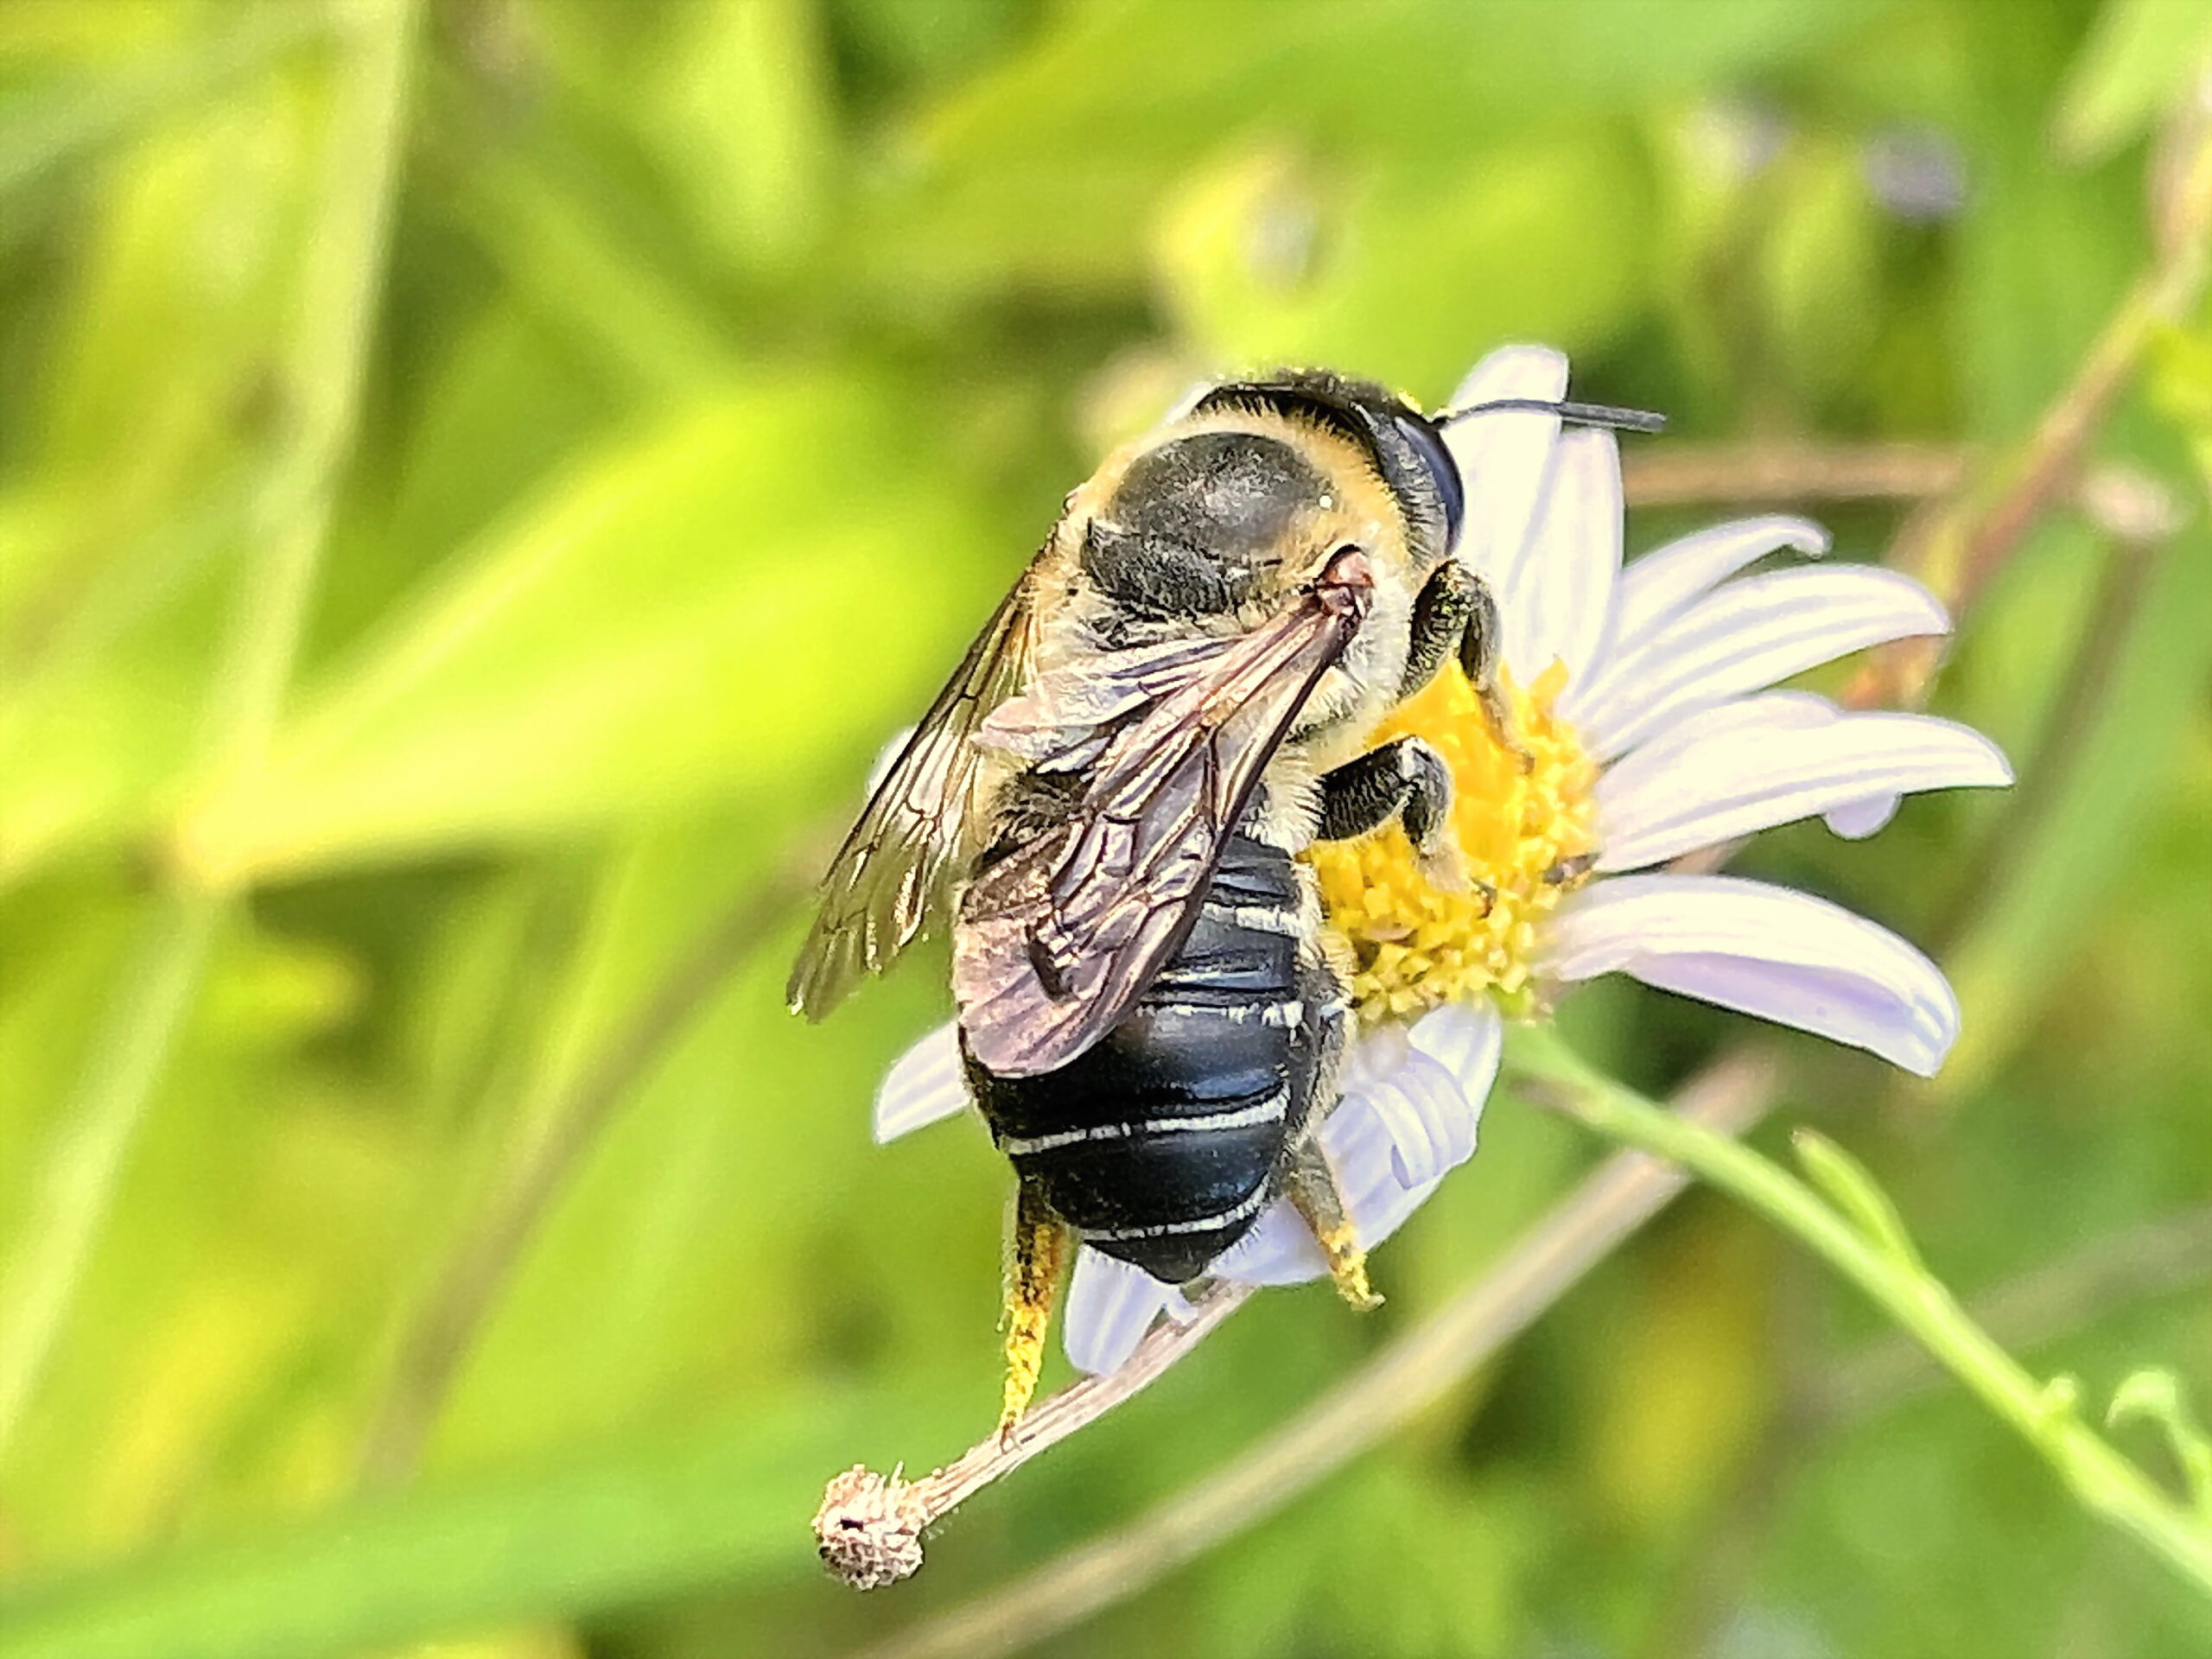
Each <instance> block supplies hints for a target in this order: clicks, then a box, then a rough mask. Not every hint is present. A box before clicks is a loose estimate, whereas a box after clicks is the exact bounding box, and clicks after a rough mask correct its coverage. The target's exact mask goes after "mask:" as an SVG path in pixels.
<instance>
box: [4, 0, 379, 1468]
mask: <svg viewBox="0 0 2212 1659" xmlns="http://www.w3.org/2000/svg"><path fill="white" fill-rule="evenodd" d="M414 15H415V14H414V4H413V0H382V3H381V4H380V6H379V7H378V12H377V14H376V15H375V18H374V21H375V23H376V25H377V26H376V27H373V28H372V27H368V26H366V24H365V26H364V28H363V29H362V32H361V33H360V34H359V35H358V36H356V37H354V40H353V46H354V56H353V58H352V59H351V60H349V62H348V64H347V66H346V73H345V74H344V77H343V83H342V85H343V90H342V92H341V94H340V98H339V99H338V101H337V104H336V106H335V109H334V112H333V117H332V119H331V122H330V126H329V130H328V131H327V136H326V138H325V145H326V154H325V158H324V159H325V169H326V180H327V188H326V191H325V195H324V200H323V202H322V210H321V213H320V214H319V215H318V216H317V217H316V218H315V219H314V220H312V221H311V222H310V223H309V224H308V226H307V227H306V229H307V232H308V238H309V239H308V257H307V261H306V268H305V272H304V277H303V283H304V293H303V296H302V303H301V305H300V307H299V311H298V321H297V326H296V336H295V338H294V340H292V342H291V347H290V353H289V360H288V362H287V363H286V365H285V366H286V368H287V369H288V370H289V372H290V373H291V374H292V375H293V376H294V377H295V378H296V381H297V383H298V388H299V392H300V396H301V400H302V414H301V418H300V421H299V424H298V427H297V429H296V437H295V440H294V442H292V443H291V444H289V445H287V446H285V447H284V448H283V449H282V450H281V451H280V452H279V454H278V458H277V461H276V462H275V464H274V465H273V466H272V467H271V468H270V474H269V476H268V478H267V479H266V480H265V481H264V486H263V489H262V491H261V493H260V499H259V500H258V502H257V512H256V514H255V518H256V524H255V526H254V528H255V531H256V532H257V534H256V537H255V543H254V546H253V550H252V552H251V555H250V556H249V558H248V560H247V562H246V564H245V569H244V570H243V571H242V573H241V579H240V585H239V588H238V595H237V600H236V605H235V610H234V616H233V620H232V638H231V639H230V642H229V644H228V645H227V647H226V650H225V652H223V654H222V657H221V658H220V660H219V664H218V665H217V669H216V673H215V677H214V679H213V682H212V683H211V684H210V685H209V687H208V689H207V705H206V712H205V723H206V730H205V736H204V739H203V741H204V743H205V745H206V747H207V749H208V750H209V752H211V753H220V754H223V755H224V756H225V757H226V760H228V761H229V763H230V764H232V765H238V766H248V767H251V766H254V765H255V764H257V762H258V760H259V759H260V756H261V753H262V751H263V747H264V743H265V741H266V738H267V734H268V731H269V728H270V726H271V725H272V724H273V723H274V721H275V720H276V718H277V700H278V699H279V698H280V697H281V696H282V695H283V690H284V684H285V681H286V679H287V677H289V673H290V671H291V665H292V659H293V657H294V654H295V653H296V651H297V649H298V645H299V638H300V633H301V630H302V624H303V621H304V619H305V615H306V608H307V602H308V591H309V588H310V586H311V583H312V579H313V575H314V572H315V563H316V560H317V558H318V556H319V555H320V553H321V547H322V543H323V539H324V536H325V534H326V531H327V527H328V521H329V516H330V510H331V498H332V494H333V493H334V490H335V489H336V487H337V476H338V470H339V467H340V465H341V464H342V462H343V461H344V460H345V457H346V453H347V450H348V448H349V446H350V444H351V442H352V436H353V423H354V418H355V415H356V399H357V397H358V393H359V387H360V384H361V379H362V375H363V365H364V361H365V357H366V354H367V349H368V343H369V335H370V330H371V326H372V321H373V318H374V315H375V307H376V298H377V294H378V286H379V282H380V278H381V276H382V272H383V269H384V247H385V227H386V224H387V219H388V215H389V213H390V210H391V187H392V181H393V180H394V178H395V177H396V175H397V168H398V149H399V143H400V134H401V131H402V121H401V110H402V105H403V101H404V88H405V70H406V64H407V59H408V54H409V51H410V47H411V44H412V41H413V27H414ZM221 904H222V899H221V896H220V894H219V893H218V892H217V891H215V890H213V889H211V888H203V889H200V890H188V891H185V892H181V893H178V894H176V895H175V896H173V897H167V898H163V899H157V900H156V911H155V913H154V914H153V915H152V916H151V917H150V918H149V920H148V922H147V924H146V931H145V935H144V943H143V947H142V956H141V964H142V965H141V967H140V969H139V971H138V973H137V976H134V977H133V978H132V979H130V981H128V982H125V983H124V985H122V986H120V987H118V994H117V1001H116V1002H115V1004H114V1006H113V1009H112V1012H111V1015H110V1016H109V1020H108V1023H107V1027H106V1029H105V1032H104V1033H103V1034H102V1036H101V1037H100V1038H99V1039H98V1040H97V1042H96V1045H95V1047H94V1050H93V1052H92V1058H91V1059H90V1061H89V1063H88V1064H89V1067H90V1070H89V1073H88V1075H87V1077H86V1081H85V1083H84V1084H83V1086H82V1088H81V1090H80V1091H79V1094H78V1096H76V1097H75V1098H73V1100H72V1101H71V1102H70V1103H69V1105H68V1106H67V1109H65V1111H64V1113H63V1115H62V1116H61V1118H60V1122H58V1123H57V1124H56V1125H55V1126H54V1130H53V1132H52V1135H51V1138H50V1142H49V1146H48V1150H47V1152H46V1154H45V1156H44V1158H43V1159H42V1160H41V1179H40V1181H39V1185H38V1189H37V1195H36V1198H35V1201H34V1208H33V1211H32V1214H31V1215H30V1216H29V1217H28V1218H26V1220H25V1221H24V1223H23V1224H22V1230H21V1232H20V1235H19V1236H18V1238H17V1239H16V1248H15V1249H13V1251H12V1252H11V1253H10V1256H9V1258H8V1260H7V1262H6V1270H5V1273H4V1274H0V1340H4V1344H5V1345H4V1349H0V1452H5V1451H6V1450H7V1449H8V1447H9V1446H10V1442H11V1441H12V1440H14V1438H15V1436H16V1433H17V1431H18V1429H19V1428H20V1427H21V1425H22V1420H23V1414H24V1411H25V1408H27V1407H28V1405H29V1402H30V1400H31V1398H32V1395H34V1393H35V1390H36V1389H37V1387H38V1383H39V1381H40V1378H41V1375H42V1374H43V1372H44V1370H45V1369H46V1366H47V1363H48V1360H49V1359H50V1357H51V1356H52V1354H53V1351H54V1344H55V1343H56V1341H57V1340H58V1339H59V1338H60V1332H61V1329H62V1326H63V1325H64V1323H65V1321H66V1319H67V1313H68V1308H69V1303H70V1300H71V1299H72V1297H73V1295H74V1294H75V1291H76V1287H77V1285H78V1284H79V1281H80V1280H81V1278H82V1275H83V1272H84V1268H85V1264H86V1260H87V1259H88V1257H89V1255H90V1254H91V1252H92V1246H93V1244H94V1243H95V1241H96V1240H97V1238H98V1236H99V1230H100V1228H101V1226H102V1224H103V1223H104V1222H105V1219H106V1217H107V1214H108V1211H109V1209H110V1207H111V1203H112V1200H113V1196H114V1192H115V1188H116V1184H117V1180H118V1176H119V1173H120V1172H121V1169H122V1167H123V1164H124V1160H125V1157H126V1155H127V1154H128V1151H129V1148H130V1143H131V1141H132V1139H133V1138H134V1136H135V1135H136V1134H137V1128H138V1126H139V1124H140V1122H141V1120H142V1119H143V1116H144V1114H145V1111H146V1109H147V1106H148V1104H149V1102H150V1100H151V1099H152V1097H153V1095H154V1091H155V1089H156V1084H157V1083H158V1080H159V1077H160V1075H161V1071H162V1066H163V1065H164V1063H165V1060H166V1058H167V1056H168V1051H169V1048H170V1046H171V1043H172V1041H173V1040H174V1039H175V1033H176V1031H177V1028H178V1026H179V1024H180V1022H181V1019H182V1017H183V1015H184V1014H185V1012H186V1010H187V1009H188V1007H190V1004H191V1001H192V997H193V993H194V985H195V982H196V981H197V979H198V976H199V972H200V963H201V962H202V960H203V958H204V957H205V956H206V953H207V947H208V944H209V942H210V939H211V938H212V937H213V931H214V929H215V927H216V925H217V923H218V921H219V918H220V914H221Z"/></svg>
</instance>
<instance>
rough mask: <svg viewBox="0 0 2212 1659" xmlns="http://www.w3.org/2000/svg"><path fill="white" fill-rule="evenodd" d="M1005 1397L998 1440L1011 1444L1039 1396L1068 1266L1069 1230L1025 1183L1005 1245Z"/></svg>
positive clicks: (1019, 1195) (1034, 1189)
mask: <svg viewBox="0 0 2212 1659" xmlns="http://www.w3.org/2000/svg"><path fill="white" fill-rule="evenodd" d="M1006 1254H1007V1264H1006V1395H1005V1401H1004V1403H1003V1404H1002V1405H1001V1407H1000V1408H999V1436H1000V1438H1001V1440H1004V1439H1007V1438H1010V1437H1011V1436H1012V1435H1013V1433H1014V1430H1015V1428H1016V1427H1019V1426H1020V1422H1021V1417H1022V1414H1023V1413H1024V1412H1026V1411H1027V1410H1028V1409H1029V1402H1030V1399H1031V1397H1032V1396H1033V1395H1035V1394H1036V1392H1037V1377H1038V1375H1039V1372H1040V1371H1042V1370H1043V1369H1044V1364H1045V1336H1046V1332H1047V1331H1049V1330H1050V1329H1051V1328H1052V1301H1053V1298H1054V1297H1055V1296H1057V1295H1058V1292H1059V1287H1060V1271H1061V1269H1062V1268H1064V1267H1065V1266H1066V1264H1067V1255H1068V1228H1067V1224H1066V1223H1065V1222H1064V1221H1062V1220H1061V1219H1060V1218H1059V1217H1058V1216H1056V1215H1054V1214H1053V1213H1052V1210H1051V1209H1050V1208H1049V1207H1048V1206H1047V1205H1046V1203H1045V1198H1044V1195H1043V1194H1042V1193H1041V1192H1039V1191H1038V1190H1037V1188H1036V1187H1035V1186H1033V1185H1031V1184H1030V1183H1029V1182H1027V1181H1024V1182H1022V1183H1021V1185H1020V1190H1019V1191H1018V1192H1016V1193H1015V1195H1014V1227H1013V1232H1012V1236H1010V1237H1009V1238H1008V1239H1007V1253H1006Z"/></svg>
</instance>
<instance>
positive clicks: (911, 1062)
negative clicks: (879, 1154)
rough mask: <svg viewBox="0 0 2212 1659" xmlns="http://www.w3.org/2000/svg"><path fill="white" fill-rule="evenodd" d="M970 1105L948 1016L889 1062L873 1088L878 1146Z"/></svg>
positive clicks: (956, 1036) (957, 1039) (957, 1031)
mask: <svg viewBox="0 0 2212 1659" xmlns="http://www.w3.org/2000/svg"><path fill="white" fill-rule="evenodd" d="M967 1103H968V1080H967V1078H966V1077H965V1075H964V1074H963V1071H962V1069H961V1064H960V1028H959V1027H957V1026H956V1025H954V1024H953V1023H952V1022H951V1021H950V1020H947V1021H946V1022H945V1023H944V1025H941V1026H939V1027H938V1028H937V1029H936V1030H935V1031H933V1032H931V1033H930V1034H929V1035H928V1036H926V1037H925V1038H923V1039H922V1040H921V1041H920V1042H918V1043H916V1044H915V1045H914V1046H912V1048H910V1049H908V1050H907V1051H906V1052H905V1053H904V1054H901V1055H900V1056H899V1058H897V1059H896V1060H895V1061H893V1063H892V1066H891V1070H890V1071H887V1072H885V1073H884V1074H883V1084H882V1086H881V1087H880V1088H879V1089H878V1090H876V1091H875V1142H876V1144H877V1145H878V1146H881V1145H883V1144H884V1143H885V1142H887V1141H896V1140H897V1139H898V1138H899V1136H900V1135H906V1134H908V1133H910V1132H911V1131H912V1130H915V1129H918V1128H925V1127H927V1126H928V1125H930V1124H931V1123H934V1122H937V1121H938V1119H939V1118H944V1117H950V1116H952V1115H953V1114H954V1113H956V1112H957V1111H958V1110H959V1109H961V1108H962V1107H963V1106H965V1105H966V1104H967Z"/></svg>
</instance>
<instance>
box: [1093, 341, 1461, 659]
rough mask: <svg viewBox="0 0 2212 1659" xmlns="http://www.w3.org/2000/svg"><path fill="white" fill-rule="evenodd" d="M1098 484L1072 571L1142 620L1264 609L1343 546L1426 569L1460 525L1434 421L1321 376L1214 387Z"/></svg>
mask: <svg viewBox="0 0 2212 1659" xmlns="http://www.w3.org/2000/svg"><path fill="white" fill-rule="evenodd" d="M1102 481H1104V482H1105V484H1106V487H1105V489H1104V491H1103V495H1102V496H1101V498H1100V499H1097V501H1096V506H1095V508H1094V510H1093V511H1092V512H1091V514H1090V518H1089V521H1088V524H1087V525H1086V527H1085V530H1084V541H1083V544H1082V549H1081V556H1082V563H1083V569H1084V574H1085V575H1086V576H1088V577H1089V578H1090V581H1091V582H1093V583H1094V584H1095V585H1096V587H1097V588H1099V589H1100V590H1101V591H1102V592H1103V593H1104V594H1107V595H1109V597H1111V598H1112V599H1113V600H1114V601H1116V603H1117V604H1119V605H1121V606H1122V607H1127V608H1128V609H1129V610H1131V611H1133V612H1135V613H1139V614H1143V615H1154V616H1162V617H1166V616H1185V617H1192V616H1207V615H1220V614H1225V613H1237V612H1243V611H1245V610H1247V609H1248V607H1260V608H1262V609H1265V608H1268V607H1271V606H1272V605H1273V603H1274V601H1278V600H1281V599H1284V598H1287V597H1289V596H1290V595H1291V594H1294V593H1297V592H1300V591H1303V590H1305V589H1307V588H1311V587H1312V586H1313V584H1315V583H1316V582H1319V580H1320V579H1321V577H1322V573H1323V571H1324V570H1325V568H1326V567H1327V566H1328V565H1329V563H1330V562H1331V561H1332V559H1333V558H1335V557H1336V556H1338V554H1339V553H1341V552H1343V551H1344V550H1345V549H1347V548H1356V549H1357V550H1360V551H1361V552H1362V553H1363V554H1364V555H1366V556H1369V557H1370V559H1372V560H1373V561H1374V562H1375V563H1376V565H1377V566H1378V567H1379V568H1382V569H1389V568H1392V567H1395V566H1399V565H1402V564H1409V565H1410V566H1411V567H1412V569H1414V571H1416V572H1425V571H1426V570H1427V569H1430V568H1432V567H1433V565H1434V564H1435V563H1437V562H1438V561H1440V559H1441V558H1442V557H1443V556H1444V555H1445V552H1446V550H1447V549H1448V548H1449V547H1450V545H1451V538H1452V534H1453V533H1454V532H1455V531H1456V530H1457V528H1458V524H1459V504H1460V490H1459V473H1458V470H1457V469H1456V468H1455V467H1453V466H1452V460H1451V456H1450V455H1449V454H1448V453H1447V452H1446V449H1445V448H1444V445H1443V442H1442V441H1441V439H1440V437H1439V436H1438V435H1437V429H1436V428H1435V427H1434V426H1433V424H1432V423H1429V422H1428V420H1427V417H1426V416H1421V415H1420V414H1419V413H1418V412H1416V411H1415V410H1413V409H1411V408H1410V407H1409V406H1408V405H1407V404H1404V403H1403V402H1402V401H1401V400H1399V399H1396V398H1394V397H1390V396H1389V394H1388V393H1386V392H1383V391H1381V390H1380V389H1379V388H1374V387H1368V386H1363V385H1358V384H1357V383H1354V382H1349V381H1340V380H1338V379H1336V378H1334V377H1331V376H1313V375H1306V376H1288V375H1287V376H1282V377H1280V378H1277V379H1274V380H1268V381H1258V382H1249V383H1247V382H1239V383H1235V384H1231V385H1224V386H1218V387H1216V388H1215V389H1214V390H1212V391H1209V392H1208V393H1206V394H1205V396H1204V397H1201V398H1200V399H1199V400H1198V402H1197V403H1196V404H1193V405H1192V408H1191V410H1189V412H1188V413H1187V414H1186V415H1185V416H1184V417H1183V418H1182V419H1181V420H1179V421H1178V422H1177V423H1174V424H1173V425H1171V426H1170V427H1169V428H1168V429H1167V431H1166V435H1163V436H1160V437H1158V438H1155V439H1154V440H1152V441H1150V442H1147V443H1146V444H1144V445H1141V446H1140V447H1139V448H1136V449H1135V451H1134V452H1133V453H1132V454H1130V455H1129V456H1128V460H1127V461H1126V462H1125V463H1124V464H1123V465H1122V467H1121V468H1120V470H1119V472H1118V474H1115V475H1113V476H1111V478H1110V480H1102Z"/></svg>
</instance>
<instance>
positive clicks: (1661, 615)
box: [1614, 515, 1828, 645]
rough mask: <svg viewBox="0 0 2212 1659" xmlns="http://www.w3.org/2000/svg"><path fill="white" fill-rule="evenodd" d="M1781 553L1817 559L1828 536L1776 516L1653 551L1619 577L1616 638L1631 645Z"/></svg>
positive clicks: (1804, 522) (1717, 528)
mask: <svg viewBox="0 0 2212 1659" xmlns="http://www.w3.org/2000/svg"><path fill="white" fill-rule="evenodd" d="M1785 547H1787V548H1792V549H1794V550H1796V551H1797V552H1800V553H1802V554H1805V555H1807V556H1808V557H1812V558H1819V557H1821V556H1822V555H1823V554H1825V553H1826V552H1827V550H1828V533H1827V531H1825V530H1822V529H1821V527H1820V526H1819V525H1818V524H1815V523H1814V522H1813V521H1812V520H1811V519H1809V518H1786V517H1782V516H1778V515H1777V516H1774V517H1770V518H1739V519H1738V520H1736V521H1735V522H1734V523H1732V524H1715V525H1713V527H1712V528H1711V529H1709V530H1700V531H1697V532H1696V533H1695V534H1694V535H1690V536H1685V537H1681V539H1680V540H1678V541H1672V542H1669V543H1667V544H1666V545H1665V546H1663V547H1656V548H1654V549H1652V550H1651V551H1650V552H1649V553H1646V554H1645V555H1643V557H1641V558H1639V559H1636V560H1634V561H1632V562H1630V564H1629V566H1628V568H1627V569H1624V570H1623V571H1622V572H1621V585H1620V593H1619V596H1618V598H1617V599H1616V600H1615V601H1614V616H1615V626H1617V627H1618V630H1619V632H1618V639H1620V641H1621V643H1622V644H1623V645H1634V644H1635V643H1636V642H1637V640H1639V639H1642V638H1643V635H1644V634H1646V633H1648V632H1650V631H1651V630H1652V629H1653V628H1656V627H1657V626H1659V625H1660V624H1661V623H1662V622H1664V621H1665V620H1667V619H1668V618H1669V617H1671V616H1673V615H1674V614H1675V613H1676V612H1678V611H1680V610H1681V608H1682V607H1684V606H1686V605H1688V603H1689V602H1690V601H1692V600H1694V599H1696V598H1698V597H1699V596H1700V594H1704V593H1705V592H1706V591H1707V589H1709V588H1713V587H1714V586H1716V585H1718V584H1719V582H1722V581H1724V580H1725V579H1726V578H1727V577H1729V576H1732V575H1735V574H1736V573H1737V572H1738V570H1741V569H1743V568H1744V567H1745V565H1747V564H1750V563H1753V562H1754V561H1756V560H1758V559H1763V558H1764V557H1765V556H1767V555H1768V554H1770V553H1772V552H1775V551H1777V550H1779V549H1782V548H1785Z"/></svg>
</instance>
